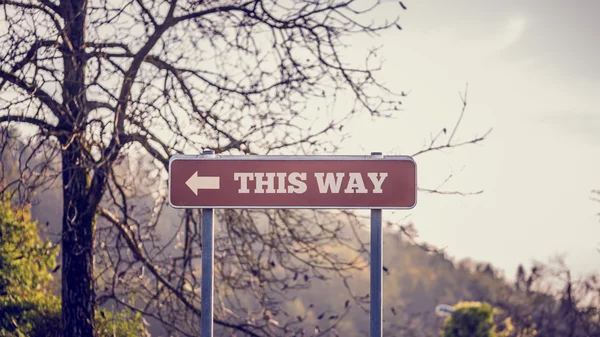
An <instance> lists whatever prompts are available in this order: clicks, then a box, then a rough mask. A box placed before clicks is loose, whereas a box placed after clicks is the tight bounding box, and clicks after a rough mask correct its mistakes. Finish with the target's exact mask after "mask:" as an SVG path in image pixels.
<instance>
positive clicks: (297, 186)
mask: <svg viewBox="0 0 600 337" xmlns="http://www.w3.org/2000/svg"><path fill="white" fill-rule="evenodd" d="M303 180H306V173H299V172H293V173H291V174H290V175H289V177H288V182H289V183H290V184H292V185H294V186H288V188H287V191H288V193H298V194H302V193H304V192H306V183H305V182H304V181H303Z"/></svg>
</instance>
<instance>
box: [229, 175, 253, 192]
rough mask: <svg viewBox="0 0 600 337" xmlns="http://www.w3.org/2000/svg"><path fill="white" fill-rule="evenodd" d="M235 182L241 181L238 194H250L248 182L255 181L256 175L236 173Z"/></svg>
mask: <svg viewBox="0 0 600 337" xmlns="http://www.w3.org/2000/svg"><path fill="white" fill-rule="evenodd" d="M233 180H235V181H238V180H239V181H240V188H239V189H238V193H250V190H249V189H248V180H254V173H234V174H233Z"/></svg>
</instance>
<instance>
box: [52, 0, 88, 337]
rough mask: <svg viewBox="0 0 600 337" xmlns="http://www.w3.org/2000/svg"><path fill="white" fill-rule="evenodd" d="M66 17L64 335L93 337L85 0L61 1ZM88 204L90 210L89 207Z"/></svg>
mask: <svg viewBox="0 0 600 337" xmlns="http://www.w3.org/2000/svg"><path fill="white" fill-rule="evenodd" d="M60 11H61V13H60V14H61V16H62V18H63V19H64V22H65V24H64V36H65V37H66V38H64V39H63V40H64V44H63V48H62V50H63V51H62V53H63V66H64V70H63V71H64V79H63V88H62V96H63V109H64V116H61V120H60V122H59V124H60V128H61V129H63V130H65V129H66V130H68V132H67V134H68V136H66V137H63V138H61V143H62V144H61V145H62V147H63V150H62V179H63V181H62V182H63V186H64V190H63V226H62V262H63V269H62V324H63V336H65V337H93V336H95V329H94V327H95V320H94V313H95V307H96V298H95V297H96V296H95V289H94V254H93V247H94V229H95V228H94V220H95V211H96V210H95V209H94V208H95V207H94V205H89V202H90V198H89V196H90V187H89V186H90V184H89V178H90V167H88V166H89V165H88V164H89V162H88V161H87V159H86V157H85V149H84V148H83V144H82V142H81V140H82V139H84V138H85V135H84V132H85V128H84V127H83V125H85V122H86V119H87V115H86V114H87V110H86V93H85V90H86V87H85V69H86V67H85V65H86V59H85V54H84V53H85V28H86V16H87V0H71V1H61V2H60ZM90 206H91V207H90Z"/></svg>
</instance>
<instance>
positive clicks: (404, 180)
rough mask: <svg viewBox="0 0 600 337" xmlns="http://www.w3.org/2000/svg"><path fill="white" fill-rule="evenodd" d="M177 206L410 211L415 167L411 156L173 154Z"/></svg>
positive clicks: (171, 195) (173, 190)
mask: <svg viewBox="0 0 600 337" xmlns="http://www.w3.org/2000/svg"><path fill="white" fill-rule="evenodd" d="M168 188H169V203H170V204H171V206H173V207H175V208H305V209H317V208H329V209H333V208H341V209H362V208H375V209H410V208H413V207H414V206H415V204H416V201H417V168H416V163H415V161H414V160H413V159H412V158H411V157H409V156H380V157H375V156H251V155H249V156H219V155H217V156H214V155H209V156H203V155H200V156H189V155H177V156H173V157H172V158H171V160H170V162H169V187H168Z"/></svg>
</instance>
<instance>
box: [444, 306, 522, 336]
mask: <svg viewBox="0 0 600 337" xmlns="http://www.w3.org/2000/svg"><path fill="white" fill-rule="evenodd" d="M496 313H497V311H496V310H495V309H493V308H492V306H491V305H489V304H488V303H481V302H459V303H458V304H456V305H455V306H454V312H453V313H452V316H450V317H448V319H447V320H446V322H444V329H443V332H442V336H443V337H502V336H508V335H509V334H510V332H511V331H512V330H513V328H512V325H511V324H510V320H507V321H506V328H505V330H504V331H503V332H501V333H498V332H497V331H496V329H497V327H496V323H495V322H494V315H495V314H496Z"/></svg>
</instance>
